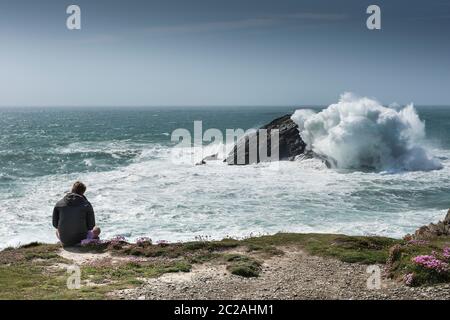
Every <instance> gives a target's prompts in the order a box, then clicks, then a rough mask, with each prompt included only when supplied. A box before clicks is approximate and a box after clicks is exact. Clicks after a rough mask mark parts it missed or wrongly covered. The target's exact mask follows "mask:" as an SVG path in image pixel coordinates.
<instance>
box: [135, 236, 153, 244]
mask: <svg viewBox="0 0 450 320" xmlns="http://www.w3.org/2000/svg"><path fill="white" fill-rule="evenodd" d="M136 244H137V245H138V246H145V245H151V244H152V239H150V238H149V237H141V238H138V239H137V240H136Z"/></svg>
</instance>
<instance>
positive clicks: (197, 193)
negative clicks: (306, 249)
mask: <svg viewBox="0 0 450 320" xmlns="http://www.w3.org/2000/svg"><path fill="white" fill-rule="evenodd" d="M436 152H438V154H439V155H442V156H446V157H447V158H448V157H449V155H450V154H449V152H448V151H444V150H436ZM170 153H171V149H170V148H168V147H162V146H156V145H149V146H148V148H147V149H146V150H144V151H143V152H142V153H141V155H145V156H143V157H142V158H139V159H136V161H135V162H133V163H131V164H129V165H127V166H125V167H121V168H118V169H115V170H112V171H107V172H89V173H82V174H69V175H52V176H45V177H39V178H30V179H23V180H22V181H21V186H20V188H19V189H18V190H17V189H16V191H15V194H14V195H13V196H5V195H2V198H1V203H2V206H1V207H0V215H1V216H2V219H3V220H2V221H3V223H2V224H1V225H0V247H5V246H7V245H12V244H17V243H19V242H20V243H26V242H29V241H51V242H54V241H55V236H54V231H53V230H52V226H51V214H52V209H53V205H54V203H55V202H56V201H57V200H59V198H61V197H62V196H63V195H64V191H67V190H68V189H69V187H70V183H71V182H73V181H75V180H77V179H80V180H82V181H84V182H85V183H87V185H88V191H87V197H88V198H89V200H90V201H91V202H92V204H93V206H94V208H95V210H96V214H97V222H98V224H99V225H101V227H102V230H103V236H104V237H111V236H114V235H116V234H123V235H125V236H127V237H128V238H129V239H130V240H134V239H136V238H138V237H140V236H150V237H151V238H153V239H154V240H161V239H163V240H169V241H178V240H183V241H185V240H192V239H193V238H194V237H195V236H198V235H210V236H212V237H213V238H217V239H220V238H222V237H225V236H228V235H229V236H237V237H242V236H248V235H250V234H251V233H253V234H255V233H275V232H278V231H291V232H333V233H346V234H379V235H386V236H394V237H401V236H403V235H404V234H405V233H406V232H412V231H414V230H415V229H416V228H417V227H419V226H421V225H423V224H427V223H429V222H431V221H436V220H438V219H440V218H442V217H443V216H444V211H443V210H440V209H433V208H432V206H431V205H429V204H425V203H424V201H426V200H420V199H419V200H418V201H420V206H417V205H414V204H413V203H412V202H411V201H412V200H414V199H415V198H417V197H418V196H420V195H421V194H425V195H426V194H441V193H442V192H443V191H442V190H441V188H443V190H444V191H445V190H447V189H449V188H450V186H449V184H450V181H449V180H448V179H447V177H448V176H450V169H449V168H450V161H449V160H443V162H444V169H443V170H441V171H428V172H425V171H416V172H405V173H403V174H401V175H392V174H390V175H380V174H379V173H376V172H371V173H362V172H353V173H349V174H341V173H339V172H337V171H334V170H327V169H326V168H325V167H324V165H323V164H322V162H321V161H320V160H317V159H309V160H304V161H294V162H288V161H285V162H282V163H280V166H279V170H277V171H273V170H267V164H258V165H250V166H227V165H226V164H224V163H223V162H222V161H211V162H208V163H207V164H206V165H204V166H193V165H192V164H178V165H175V164H173V163H172V161H171V160H170ZM424 199H425V198H424ZM425 205H426V206H428V208H429V209H423V208H424V206H425Z"/></svg>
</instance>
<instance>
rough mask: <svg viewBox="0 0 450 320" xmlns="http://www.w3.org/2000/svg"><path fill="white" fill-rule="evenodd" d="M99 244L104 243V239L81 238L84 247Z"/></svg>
mask: <svg viewBox="0 0 450 320" xmlns="http://www.w3.org/2000/svg"><path fill="white" fill-rule="evenodd" d="M98 244H102V241H101V240H100V239H84V240H81V246H82V247H85V246H90V245H98Z"/></svg>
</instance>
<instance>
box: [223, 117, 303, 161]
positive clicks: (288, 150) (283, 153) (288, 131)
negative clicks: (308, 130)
mask: <svg viewBox="0 0 450 320" xmlns="http://www.w3.org/2000/svg"><path fill="white" fill-rule="evenodd" d="M261 129H266V130H267V154H268V157H267V158H266V157H264V156H263V157H262V158H261V157H260V155H259V146H260V141H259V140H260V130H261ZM274 129H278V130H279V145H278V152H279V160H294V158H295V157H296V156H298V155H301V154H303V153H304V152H305V147H306V144H305V142H303V140H302V139H301V138H300V135H299V132H298V126H297V124H296V123H295V122H294V121H292V120H291V115H289V114H287V115H285V116H282V117H280V118H277V119H275V120H273V121H272V122H270V123H269V124H266V125H265V126H263V127H261V128H260V129H258V130H256V131H255V132H254V133H250V134H248V135H246V136H245V137H243V138H241V139H240V140H239V141H238V143H237V144H236V145H235V146H234V148H233V150H232V151H231V152H230V153H229V154H228V156H227V158H226V159H225V160H224V162H227V163H228V164H229V165H245V164H251V163H259V162H264V161H268V160H270V157H271V134H270V133H271V130H274ZM249 141H257V144H256V152H255V155H254V156H253V157H252V159H250V152H249ZM242 148H245V151H243V150H242ZM241 150H242V151H241ZM275 150H276V149H275ZM238 156H241V158H239V159H238Z"/></svg>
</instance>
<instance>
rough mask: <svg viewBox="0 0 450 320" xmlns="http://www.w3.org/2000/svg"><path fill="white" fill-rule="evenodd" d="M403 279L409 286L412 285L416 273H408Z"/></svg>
mask: <svg viewBox="0 0 450 320" xmlns="http://www.w3.org/2000/svg"><path fill="white" fill-rule="evenodd" d="M403 281H404V282H405V284H406V285H407V286H411V285H412V284H413V282H414V273H408V274H406V275H405V276H404V277H403Z"/></svg>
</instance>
